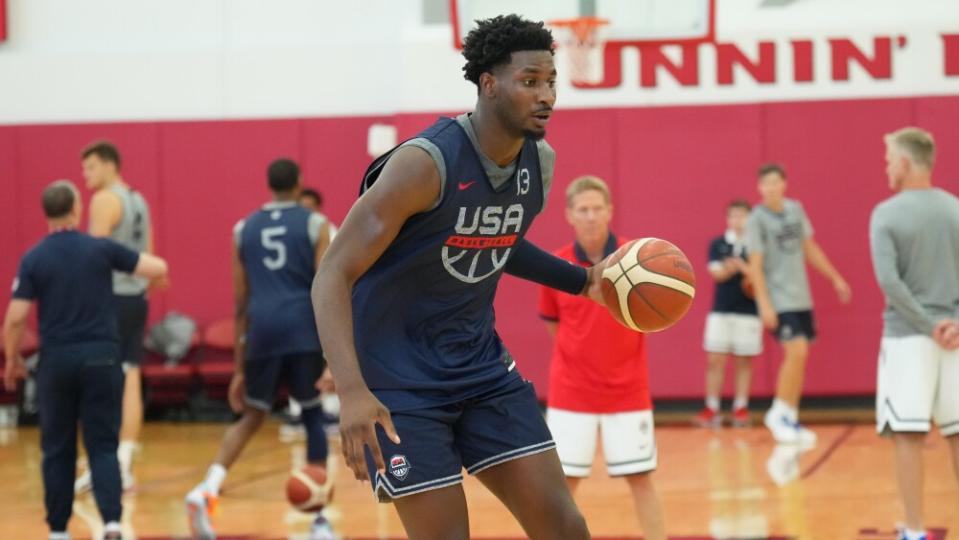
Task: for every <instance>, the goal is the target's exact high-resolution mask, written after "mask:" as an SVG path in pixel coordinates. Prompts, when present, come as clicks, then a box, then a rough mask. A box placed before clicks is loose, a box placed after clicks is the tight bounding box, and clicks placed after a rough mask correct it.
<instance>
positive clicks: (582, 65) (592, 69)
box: [550, 17, 608, 84]
mask: <svg viewBox="0 0 959 540" xmlns="http://www.w3.org/2000/svg"><path fill="white" fill-rule="evenodd" d="M607 24H608V23H607V22H606V21H602V20H597V19H592V18H586V17H584V18H580V19H571V20H565V21H551V22H550V25H551V26H553V27H555V28H556V30H557V31H558V33H559V34H560V35H561V36H562V40H561V41H560V45H561V47H560V49H559V54H562V55H564V56H565V57H566V65H567V69H568V70H569V78H570V81H572V82H573V83H581V84H597V83H599V82H601V81H602V80H603V48H604V47H603V46H604V45H605V43H606V37H605V30H606V27H607Z"/></svg>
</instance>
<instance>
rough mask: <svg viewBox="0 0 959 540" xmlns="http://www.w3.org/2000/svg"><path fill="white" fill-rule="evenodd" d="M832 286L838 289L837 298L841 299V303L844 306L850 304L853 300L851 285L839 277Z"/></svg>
mask: <svg viewBox="0 0 959 540" xmlns="http://www.w3.org/2000/svg"><path fill="white" fill-rule="evenodd" d="M832 286H833V288H834V289H836V296H838V297H839V301H840V302H841V303H843V304H848V303H849V301H850V300H852V289H851V288H849V284H848V283H846V280H844V279H843V278H841V277H837V278H836V279H834V280H833V282H832Z"/></svg>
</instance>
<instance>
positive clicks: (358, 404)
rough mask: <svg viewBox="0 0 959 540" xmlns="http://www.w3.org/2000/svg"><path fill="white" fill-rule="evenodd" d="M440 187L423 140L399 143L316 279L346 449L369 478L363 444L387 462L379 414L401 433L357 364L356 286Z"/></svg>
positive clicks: (389, 429)
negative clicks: (414, 144)
mask: <svg viewBox="0 0 959 540" xmlns="http://www.w3.org/2000/svg"><path fill="white" fill-rule="evenodd" d="M439 195H440V177H439V171H438V170H437V169H436V165H435V164H434V162H433V159H432V158H431V157H430V156H429V155H428V154H427V153H426V152H424V151H423V150H420V149H419V148H412V147H411V148H401V149H399V150H397V151H396V153H395V154H393V156H392V157H391V158H390V160H389V161H388V162H387V164H386V165H385V167H384V169H383V172H382V173H381V174H380V177H379V179H378V180H377V181H376V183H375V184H373V186H372V187H371V188H370V189H369V190H367V191H366V193H364V194H363V196H362V197H360V199H359V200H358V201H357V202H356V204H355V205H354V206H353V209H352V210H350V213H349V215H347V216H346V220H345V221H344V222H343V225H342V227H340V230H339V232H337V235H336V237H337V240H336V242H334V243H332V244H331V245H330V249H329V250H327V253H326V255H325V256H324V257H323V260H322V261H321V262H320V266H319V270H318V271H317V273H316V277H315V278H314V280H313V292H312V297H313V310H314V312H315V313H316V328H317V331H318V332H319V334H320V342H321V343H322V345H323V353H324V356H326V359H327V362H328V363H329V366H330V370H331V371H332V372H333V379H334V380H335V381H336V389H337V393H338V394H339V396H340V403H341V405H340V434H341V436H342V446H343V455H344V457H345V460H346V464H347V465H348V466H349V467H350V469H352V470H353V474H354V476H355V477H356V478H357V479H359V480H369V473H368V472H367V469H366V458H365V454H364V446H369V448H370V453H371V454H372V456H373V460H374V462H375V463H376V468H377V470H380V471H385V470H386V466H385V464H384V462H383V456H382V453H381V451H380V448H379V444H378V442H377V440H376V431H375V424H376V423H377V422H379V423H380V424H381V425H382V426H383V428H384V430H385V431H386V433H387V435H388V436H389V437H390V439H392V440H393V441H395V442H396V443H399V437H398V436H397V435H396V430H395V429H394V428H393V422H392V420H391V419H390V413H389V411H388V410H387V409H386V407H384V406H383V404H382V403H380V402H379V400H377V399H376V397H374V396H373V394H372V392H370V390H369V388H368V387H367V386H366V382H365V381H364V380H363V375H362V373H361V371H360V365H359V360H358V358H357V354H356V346H355V344H354V342H353V305H352V302H351V291H352V289H353V285H354V284H355V283H356V281H357V280H358V279H359V278H360V276H362V275H363V274H364V273H366V271H367V270H369V268H370V267H371V266H373V264H374V263H375V262H376V261H377V259H379V258H380V256H381V255H382V254H383V252H384V251H386V249H387V247H389V245H390V243H391V242H392V241H393V240H394V239H395V238H396V235H397V234H399V232H400V229H401V228H402V227H403V224H404V223H406V220H407V219H409V218H410V217H411V216H413V215H414V214H417V213H420V212H424V211H426V210H427V209H429V208H430V207H431V206H432V205H433V203H434V202H435V201H436V199H437V198H438V197H439Z"/></svg>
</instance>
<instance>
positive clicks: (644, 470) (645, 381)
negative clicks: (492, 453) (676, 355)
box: [540, 176, 666, 540]
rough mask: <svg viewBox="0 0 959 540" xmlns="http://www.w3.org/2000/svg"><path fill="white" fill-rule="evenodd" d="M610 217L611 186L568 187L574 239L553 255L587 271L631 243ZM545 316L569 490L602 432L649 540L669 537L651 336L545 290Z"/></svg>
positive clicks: (591, 180)
mask: <svg viewBox="0 0 959 540" xmlns="http://www.w3.org/2000/svg"><path fill="white" fill-rule="evenodd" d="M612 217H613V205H612V202H611V199H610V194H609V188H608V187H607V186H606V183H605V182H603V181H602V180H601V179H599V178H597V177H595V176H583V177H580V178H577V179H576V180H574V181H573V183H572V184H570V186H569V188H568V189H567V190H566V221H567V222H569V224H570V225H571V226H572V227H573V231H575V234H576V240H575V242H573V243H571V244H568V245H566V246H565V247H563V248H561V249H559V250H558V251H556V252H554V254H555V255H556V256H558V257H560V258H561V259H565V260H567V261H569V262H571V263H573V264H578V265H580V266H583V267H587V268H588V267H590V266H593V265H594V264H597V263H599V262H600V261H602V260H603V259H605V258H606V257H608V256H609V255H611V254H612V253H613V252H615V251H616V249H617V248H618V247H619V246H621V245H623V244H624V243H625V241H624V240H621V239H618V238H617V237H616V236H615V235H613V233H612V232H611V231H610V230H609V222H610V220H611V219H612ZM540 316H541V317H542V318H543V319H544V320H545V321H546V327H547V329H548V330H549V333H550V334H551V335H552V336H553V337H554V338H555V346H554V347H553V357H552V362H551V363H550V377H549V379H550V390H549V400H548V406H549V409H548V411H547V413H546V421H547V424H548V425H549V429H550V431H551V432H552V434H553V440H555V441H556V451H557V452H558V453H559V459H560V462H561V463H562V464H563V472H565V473H566V482H567V484H569V487H570V490H575V488H576V486H577V485H578V484H579V481H580V479H582V478H585V477H587V476H589V471H590V468H591V466H592V464H593V457H594V456H595V455H596V434H597V431H599V432H600V434H601V436H602V438H603V452H604V454H605V456H606V469H607V471H608V472H609V474H610V476H621V477H623V478H624V479H625V480H626V482H627V483H628V484H629V487H630V490H631V491H632V493H633V501H634V503H635V505H636V513H637V515H638V516H639V521H640V523H641V524H642V527H643V532H644V533H645V537H646V538H648V539H651V540H660V539H662V540H665V538H666V530H665V525H664V522H663V510H662V505H661V504H660V501H659V496H658V495H657V493H656V489H655V487H654V486H653V482H652V478H651V473H652V471H653V470H655V469H656V439H655V437H654V429H653V405H652V401H651V400H650V398H649V373H648V369H647V365H646V338H645V336H644V335H643V334H642V333H640V332H634V331H632V330H629V329H628V328H626V327H624V326H622V325H620V324H619V323H618V322H616V321H615V320H614V319H613V318H612V317H610V316H609V311H608V310H607V309H606V308H605V307H604V306H601V305H599V304H597V303H595V302H593V301H592V300H590V299H588V298H586V297H584V296H576V295H572V294H568V293H564V292H560V291H557V290H555V289H550V288H547V287H543V288H542V289H541V292H540Z"/></svg>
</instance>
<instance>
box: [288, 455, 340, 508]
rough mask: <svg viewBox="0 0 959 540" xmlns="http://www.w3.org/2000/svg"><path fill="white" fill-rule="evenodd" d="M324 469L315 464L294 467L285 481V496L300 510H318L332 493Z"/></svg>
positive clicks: (324, 504)
mask: <svg viewBox="0 0 959 540" xmlns="http://www.w3.org/2000/svg"><path fill="white" fill-rule="evenodd" d="M331 485H332V484H329V483H328V482H327V474H326V469H325V468H323V467H319V466H316V465H307V466H305V467H302V468H299V469H294V470H293V471H291V472H290V479H289V480H287V481H286V498H287V500H289V501H290V504H291V505H292V506H293V508H296V509H297V510H299V511H301V512H319V511H320V510H322V509H323V507H324V506H326V504H327V503H328V502H329V500H330V498H331V496H332V495H333V493H332V489H331Z"/></svg>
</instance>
